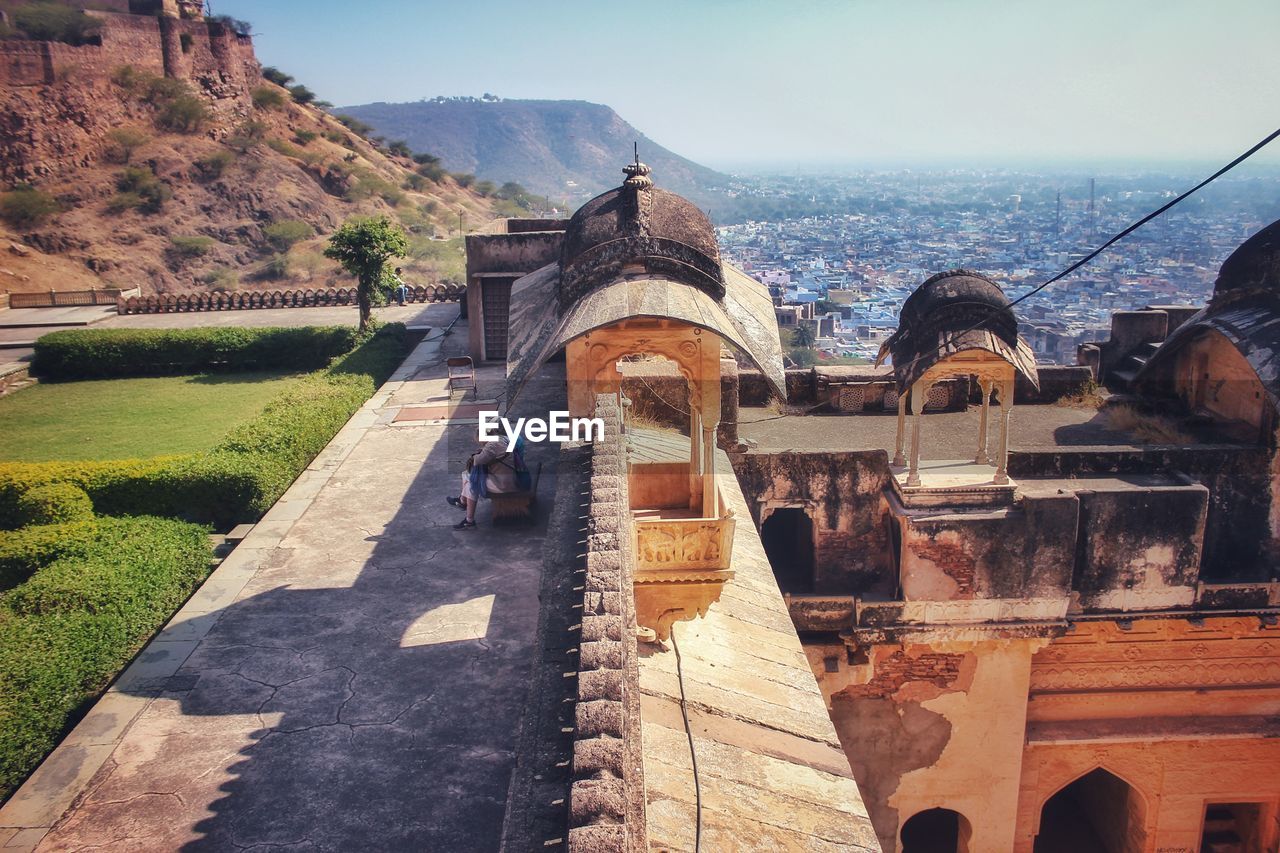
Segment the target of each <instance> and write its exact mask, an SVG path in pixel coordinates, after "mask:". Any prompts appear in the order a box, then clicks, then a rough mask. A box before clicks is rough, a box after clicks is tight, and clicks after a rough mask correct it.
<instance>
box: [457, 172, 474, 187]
mask: <svg viewBox="0 0 1280 853" xmlns="http://www.w3.org/2000/svg"><path fill="white" fill-rule="evenodd" d="M453 179H454V180H455V181H457V182H458V186H460V187H462V188H463V189H466V188H467V187H469V186H471V185H472V184H474V183H475V182H476V176H475V175H470V174H464V173H458V174H455V175H454V176H453Z"/></svg>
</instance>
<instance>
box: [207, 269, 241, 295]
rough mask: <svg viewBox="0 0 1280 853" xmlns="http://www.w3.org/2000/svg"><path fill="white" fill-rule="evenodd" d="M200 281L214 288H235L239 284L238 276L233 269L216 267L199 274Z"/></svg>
mask: <svg viewBox="0 0 1280 853" xmlns="http://www.w3.org/2000/svg"><path fill="white" fill-rule="evenodd" d="M200 281H201V283H203V284H205V285H208V286H209V287H211V288H213V289H214V290H235V289H236V288H237V287H239V286H240V276H239V275H238V274H237V273H236V271H235V270H233V269H228V268H227V267H218V268H217V269H216V270H209V271H208V272H207V273H205V274H204V275H202V276H200Z"/></svg>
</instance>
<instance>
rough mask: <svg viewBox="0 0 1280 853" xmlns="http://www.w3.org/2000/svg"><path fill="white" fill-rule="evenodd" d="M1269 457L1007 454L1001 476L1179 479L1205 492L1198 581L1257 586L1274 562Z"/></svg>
mask: <svg viewBox="0 0 1280 853" xmlns="http://www.w3.org/2000/svg"><path fill="white" fill-rule="evenodd" d="M1272 456H1273V452H1272V451H1271V450H1268V449H1266V448H1261V447H1239V446H1230V445H1216V446H1206V445H1200V446H1196V447H1090V448H1071V449H1054V450H1043V451H1041V450H1019V451H1012V452H1010V454H1009V475H1010V476H1011V477H1013V478H1014V479H1019V478H1025V477H1065V478H1070V477H1079V476H1083V475H1086V474H1122V475H1123V474H1144V473H1161V474H1163V473H1168V472H1170V471H1180V472H1182V473H1184V474H1186V475H1188V476H1189V477H1191V479H1193V480H1195V481H1196V482H1199V483H1202V484H1203V485H1204V486H1205V487H1206V488H1208V490H1209V504H1208V514H1207V517H1206V519H1205V533H1204V554H1203V557H1202V563H1201V578H1202V579H1204V580H1214V581H1227V580H1234V581H1242V582H1247V581H1265V580H1269V579H1271V576H1272V568H1271V567H1272V566H1273V565H1274V564H1275V563H1276V562H1278V561H1280V547H1277V544H1276V542H1277V532H1280V514H1277V512H1278V510H1277V509H1274V508H1275V507H1277V500H1276V497H1277V496H1276V489H1277V488H1280V478H1275V477H1272V476H1271V472H1272V466H1273V465H1274V464H1275V462H1274V460H1273V458H1272ZM1273 515H1274V516H1275V520H1274V521H1273Z"/></svg>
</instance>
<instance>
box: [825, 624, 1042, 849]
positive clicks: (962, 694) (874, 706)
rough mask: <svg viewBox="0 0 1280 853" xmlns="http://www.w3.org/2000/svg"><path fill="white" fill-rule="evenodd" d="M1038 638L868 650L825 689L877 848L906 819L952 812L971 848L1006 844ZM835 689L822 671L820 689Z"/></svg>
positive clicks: (892, 838) (895, 844)
mask: <svg viewBox="0 0 1280 853" xmlns="http://www.w3.org/2000/svg"><path fill="white" fill-rule="evenodd" d="M1043 643H1044V641H1043V640H990V641H980V642H968V643H930V644H923V643H909V644H905V645H902V646H898V645H882V646H873V647H871V648H870V649H868V650H866V653H867V656H868V661H867V663H866V664H863V665H855V666H852V667H849V668H848V669H847V670H845V671H843V672H842V673H841V674H840V676H839V677H840V678H841V680H845V681H846V686H844V687H842V688H840V689H838V690H834V691H833V692H831V694H830V700H829V701H830V709H831V717H832V721H833V722H834V723H835V725H836V732H837V733H838V734H839V735H840V741H841V744H842V745H843V746H844V750H845V754H846V755H848V756H849V763H850V765H851V766H852V767H853V769H854V775H855V776H856V778H857V779H858V786H859V789H860V790H861V791H862V793H863V797H864V798H865V800H866V803H867V809H868V812H869V813H870V815H871V820H872V823H873V825H874V826H875V828H876V833H877V835H878V836H879V838H880V843H881V845H882V846H883V847H884V849H885V850H886V851H895V850H898V849H900V848H899V839H898V833H899V831H900V829H901V827H902V824H903V823H905V822H906V821H907V820H908V819H910V817H911V816H912V815H915V814H916V813H918V812H921V811H924V810H925V809H930V808H938V807H942V808H948V809H953V810H955V811H957V812H959V813H960V814H961V815H963V816H964V817H965V818H966V820H967V821H968V823H969V824H970V826H971V827H972V836H971V838H970V840H969V847H968V850H969V851H970V853H997V851H1007V850H1009V849H1011V848H1012V844H1013V837H1014V829H1015V825H1014V824H1015V817H1016V814H1017V806H1018V797H1019V784H1020V777H1021V771H1022V751H1023V731H1024V724H1025V716H1026V689H1027V683H1028V677H1029V671H1030V661H1031V656H1032V654H1033V653H1034V652H1035V651H1036V649H1037V648H1039V647H1040V646H1041V645H1042V644H1043ZM834 687H835V684H834V682H833V680H832V679H831V678H830V677H828V679H827V680H826V683H825V684H824V692H825V691H826V690H831V689H832V688H834Z"/></svg>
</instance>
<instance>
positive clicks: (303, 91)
mask: <svg viewBox="0 0 1280 853" xmlns="http://www.w3.org/2000/svg"><path fill="white" fill-rule="evenodd" d="M289 94H290V96H292V97H293V101H294V103H296V104H309V103H311V102H312V101H314V100H315V99H316V93H315V92H313V91H311V90H310V89H308V88H307V87H306V86H303V85H301V84H299V85H297V86H290V87H289Z"/></svg>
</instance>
